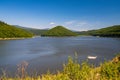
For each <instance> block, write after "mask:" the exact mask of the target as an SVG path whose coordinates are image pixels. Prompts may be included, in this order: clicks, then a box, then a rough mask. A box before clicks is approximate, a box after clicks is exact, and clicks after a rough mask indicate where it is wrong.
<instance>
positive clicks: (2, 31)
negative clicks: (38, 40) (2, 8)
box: [0, 21, 33, 38]
mask: <svg viewBox="0 0 120 80" xmlns="http://www.w3.org/2000/svg"><path fill="white" fill-rule="evenodd" d="M32 36H33V34H32V33H30V32H28V31H25V30H23V29H20V28H16V27H14V26H11V25H9V24H7V23H4V22H2V21H0V38H25V37H32Z"/></svg>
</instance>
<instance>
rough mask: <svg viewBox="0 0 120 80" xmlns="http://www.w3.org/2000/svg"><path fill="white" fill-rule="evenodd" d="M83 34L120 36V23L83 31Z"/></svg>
mask: <svg viewBox="0 0 120 80" xmlns="http://www.w3.org/2000/svg"><path fill="white" fill-rule="evenodd" d="M79 34H81V35H93V36H102V37H120V25H114V26H111V27H107V28H102V29H98V30H90V31H82V32H79Z"/></svg>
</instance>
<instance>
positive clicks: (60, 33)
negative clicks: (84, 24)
mask: <svg viewBox="0 0 120 80" xmlns="http://www.w3.org/2000/svg"><path fill="white" fill-rule="evenodd" d="M42 36H55V37H64V36H77V34H76V33H74V32H72V31H70V30H68V29H66V28H64V27H63V26H56V27H54V28H52V29H50V30H48V31H47V32H45V33H44V34H43V35H42Z"/></svg>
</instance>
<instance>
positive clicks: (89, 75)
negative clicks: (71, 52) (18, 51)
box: [1, 55, 120, 80]
mask: <svg viewBox="0 0 120 80" xmlns="http://www.w3.org/2000/svg"><path fill="white" fill-rule="evenodd" d="M77 61H78V60H77V58H76V59H75V60H73V58H71V57H69V58H68V63H67V64H64V66H63V71H61V72H59V71H58V73H57V74H52V73H50V72H49V71H48V73H47V74H43V75H42V76H35V77H34V76H27V72H26V68H27V65H28V63H26V62H24V63H23V64H20V65H19V66H18V72H19V74H18V75H17V77H15V78H9V77H7V76H6V75H3V76H1V79H2V80H120V55H117V56H116V57H115V58H114V59H113V60H112V61H108V62H104V63H103V64H101V65H100V66H99V67H94V66H92V65H89V64H88V63H87V62H83V63H82V64H81V65H80V64H79V63H78V62H77Z"/></svg>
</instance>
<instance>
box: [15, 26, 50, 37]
mask: <svg viewBox="0 0 120 80" xmlns="http://www.w3.org/2000/svg"><path fill="white" fill-rule="evenodd" d="M13 26H15V27H17V28H22V29H24V30H26V31H29V32H31V33H33V34H34V35H35V36H40V35H42V34H43V33H45V32H46V31H48V29H35V28H27V27H22V26H18V25H13Z"/></svg>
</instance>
